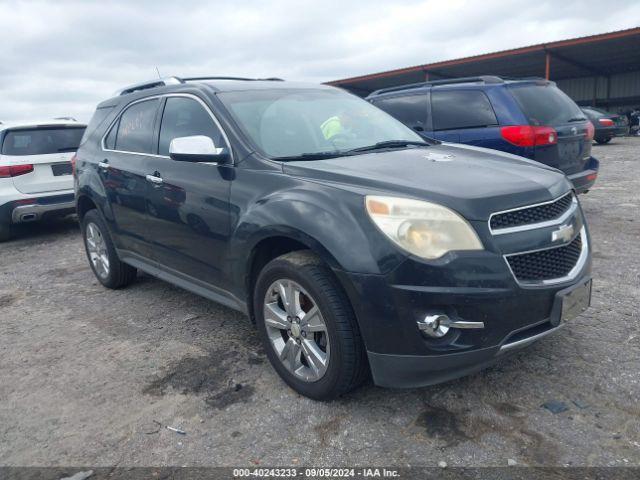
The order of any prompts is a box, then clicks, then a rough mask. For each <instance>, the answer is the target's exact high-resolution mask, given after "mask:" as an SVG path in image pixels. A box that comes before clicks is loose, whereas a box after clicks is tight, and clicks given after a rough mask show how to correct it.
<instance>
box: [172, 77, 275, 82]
mask: <svg viewBox="0 0 640 480" xmlns="http://www.w3.org/2000/svg"><path fill="white" fill-rule="evenodd" d="M181 80H182V81H184V82H197V81H199V80H241V81H247V82H255V81H269V82H283V81H284V80H282V79H281V78H276V77H270V78H246V77H219V76H213V77H209V76H206V77H188V78H182V79H181Z"/></svg>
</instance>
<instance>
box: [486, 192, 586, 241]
mask: <svg viewBox="0 0 640 480" xmlns="http://www.w3.org/2000/svg"><path fill="white" fill-rule="evenodd" d="M573 201H574V197H573V192H569V193H567V194H566V195H564V196H562V197H560V198H558V199H557V200H554V201H552V202H548V203H543V204H540V205H534V206H530V207H522V208H518V209H514V210H510V211H506V212H500V213H494V214H493V215H492V216H491V219H490V220H489V226H490V227H491V230H492V231H494V232H496V231H497V232H498V233H499V231H500V230H503V229H511V228H514V227H522V226H525V225H536V224H539V223H543V222H548V221H552V220H556V219H558V218H560V217H562V216H563V215H564V214H565V213H566V212H568V211H569V209H570V208H571V206H572V204H573Z"/></svg>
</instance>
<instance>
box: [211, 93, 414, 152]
mask: <svg viewBox="0 0 640 480" xmlns="http://www.w3.org/2000/svg"><path fill="white" fill-rule="evenodd" d="M218 97H219V98H220V100H221V101H222V102H223V103H224V105H225V106H226V107H227V110H229V112H230V113H231V115H232V116H233V117H234V120H235V121H236V122H237V123H238V125H239V126H240V128H241V129H242V130H243V132H244V133H245V134H246V135H247V136H248V137H249V139H250V140H251V141H252V142H253V143H254V144H255V146H256V147H257V149H258V150H259V151H261V152H262V153H264V154H265V155H267V156H268V157H271V158H281V157H299V156H301V155H304V154H309V155H313V154H319V153H327V152H329V153H336V154H339V153H340V152H345V151H348V150H350V149H356V148H363V147H368V146H370V145H375V144H376V143H379V142H386V141H395V140H398V141H409V142H423V140H422V138H421V137H420V136H418V135H417V134H416V133H415V132H413V131H411V130H410V129H409V128H407V127H406V126H405V125H403V124H402V123H400V122H399V121H398V120H396V119H395V118H393V117H392V116H390V115H388V114H387V113H385V112H383V111H382V110H380V109H378V108H376V107H374V106H373V105H371V104H370V103H369V102H367V101H365V100H363V99H361V98H358V97H356V96H354V95H351V94H348V93H346V92H343V91H340V90H334V89H314V88H309V89H272V90H247V91H241V92H240V91H239V92H223V93H220V94H218Z"/></svg>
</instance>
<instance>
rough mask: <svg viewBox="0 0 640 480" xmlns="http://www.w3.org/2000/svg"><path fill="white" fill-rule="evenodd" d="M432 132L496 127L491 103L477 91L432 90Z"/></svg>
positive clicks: (496, 121)
mask: <svg viewBox="0 0 640 480" xmlns="http://www.w3.org/2000/svg"><path fill="white" fill-rule="evenodd" d="M431 110H432V113H433V129H434V130H455V129H459V128H479V127H488V126H490V125H497V124H498V120H497V119H496V114H495V113H494V111H493V107H492V106H491V102H489V99H488V98H487V96H486V95H485V94H484V92H481V91H478V90H434V91H432V92H431Z"/></svg>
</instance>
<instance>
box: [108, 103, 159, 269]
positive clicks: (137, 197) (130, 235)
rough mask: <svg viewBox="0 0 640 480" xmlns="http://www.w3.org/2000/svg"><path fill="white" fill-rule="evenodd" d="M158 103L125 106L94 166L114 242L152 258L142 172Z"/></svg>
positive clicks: (146, 169)
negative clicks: (96, 170) (109, 218)
mask: <svg viewBox="0 0 640 480" xmlns="http://www.w3.org/2000/svg"><path fill="white" fill-rule="evenodd" d="M159 105H160V100H159V99H158V98H152V99H145V100H142V101H137V102H134V103H132V104H130V105H129V106H128V107H127V108H125V110H124V111H123V112H122V114H121V115H120V117H119V118H118V119H117V120H116V121H115V123H114V124H113V125H112V126H111V128H110V129H109V131H108V133H107V135H106V136H105V138H104V140H103V151H102V157H103V158H102V160H101V161H100V163H99V164H98V165H97V168H98V175H99V176H100V178H101V180H102V183H103V185H104V188H105V191H106V195H107V198H108V201H109V204H110V207H111V211H112V213H113V220H111V221H112V222H113V231H114V232H116V235H115V241H116V245H117V246H118V248H120V249H123V250H126V251H127V252H131V253H134V254H136V255H140V256H142V257H145V258H151V257H152V253H151V250H152V249H151V246H150V242H151V237H150V235H149V230H148V228H149V217H148V215H147V184H148V181H147V179H146V175H147V173H148V172H149V169H150V166H149V155H151V154H152V145H153V132H154V128H155V124H156V116H157V115H158V107H159Z"/></svg>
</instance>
